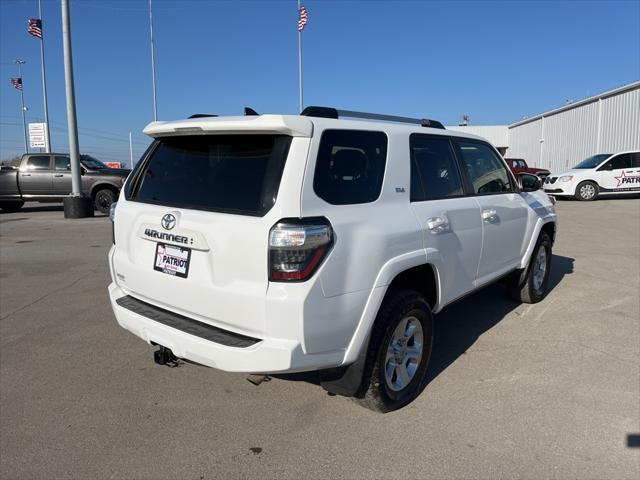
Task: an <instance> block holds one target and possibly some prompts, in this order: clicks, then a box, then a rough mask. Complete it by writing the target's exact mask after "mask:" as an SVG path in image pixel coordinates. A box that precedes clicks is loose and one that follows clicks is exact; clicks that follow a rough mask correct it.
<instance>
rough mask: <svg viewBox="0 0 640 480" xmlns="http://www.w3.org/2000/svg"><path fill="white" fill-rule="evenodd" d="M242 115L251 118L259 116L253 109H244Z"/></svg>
mask: <svg viewBox="0 0 640 480" xmlns="http://www.w3.org/2000/svg"><path fill="white" fill-rule="evenodd" d="M244 114H245V115H251V116H255V115H260V114H259V113H258V112H256V111H255V110H254V109H253V108H251V107H244Z"/></svg>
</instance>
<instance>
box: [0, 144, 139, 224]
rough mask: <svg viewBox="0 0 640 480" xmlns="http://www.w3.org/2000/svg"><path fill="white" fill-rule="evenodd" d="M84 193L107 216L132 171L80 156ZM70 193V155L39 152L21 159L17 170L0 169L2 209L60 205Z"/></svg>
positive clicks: (12, 210)
mask: <svg viewBox="0 0 640 480" xmlns="http://www.w3.org/2000/svg"><path fill="white" fill-rule="evenodd" d="M80 168H81V175H82V177H81V178H82V193H83V194H85V195H87V196H90V197H91V198H92V199H93V201H94V205H95V208H96V210H99V211H100V212H102V213H108V212H109V209H110V207H111V204H112V203H113V202H114V201H115V200H116V198H118V195H119V193H120V188H121V187H122V185H123V183H124V181H125V179H126V178H127V175H129V172H130V171H131V170H129V169H124V168H109V167H107V166H106V165H105V164H104V163H102V162H101V161H99V160H97V159H95V158H93V157H91V156H90V155H81V156H80ZM70 194H71V160H70V158H69V155H68V154H60V153H51V154H48V153H45V154H43V153H36V154H26V155H23V156H22V160H20V165H19V167H18V168H2V169H1V170H0V209H2V210H3V211H5V212H15V211H18V210H20V209H21V208H22V206H23V205H24V202H25V201H35V202H41V203H47V202H60V201H62V199H63V198H64V197H66V196H68V195H70Z"/></svg>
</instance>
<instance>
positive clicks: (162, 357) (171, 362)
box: [153, 345, 180, 368]
mask: <svg viewBox="0 0 640 480" xmlns="http://www.w3.org/2000/svg"><path fill="white" fill-rule="evenodd" d="M158 347H159V348H158V350H156V351H155V352H153V361H154V362H155V363H157V364H158V365H166V366H167V367H171V368H173V367H177V366H178V365H179V364H180V360H179V359H178V357H176V356H175V355H174V354H173V352H172V351H171V349H170V348H167V347H163V346H162V345H158Z"/></svg>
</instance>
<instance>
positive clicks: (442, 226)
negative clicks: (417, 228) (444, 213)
mask: <svg viewBox="0 0 640 480" xmlns="http://www.w3.org/2000/svg"><path fill="white" fill-rule="evenodd" d="M427 228H428V229H429V231H431V233H433V234H434V235H436V234H438V233H446V232H448V231H450V230H451V227H450V226H449V220H447V218H446V217H431V218H428V219H427Z"/></svg>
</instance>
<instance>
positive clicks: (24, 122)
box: [15, 60, 29, 153]
mask: <svg viewBox="0 0 640 480" xmlns="http://www.w3.org/2000/svg"><path fill="white" fill-rule="evenodd" d="M25 63H27V62H26V61H24V60H16V61H15V64H16V65H18V78H19V79H20V82H21V83H20V87H21V88H20V102H21V105H22V128H23V130H24V151H25V153H29V142H28V140H27V115H26V114H27V107H25V106H24V79H23V78H22V65H24V64H25Z"/></svg>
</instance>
